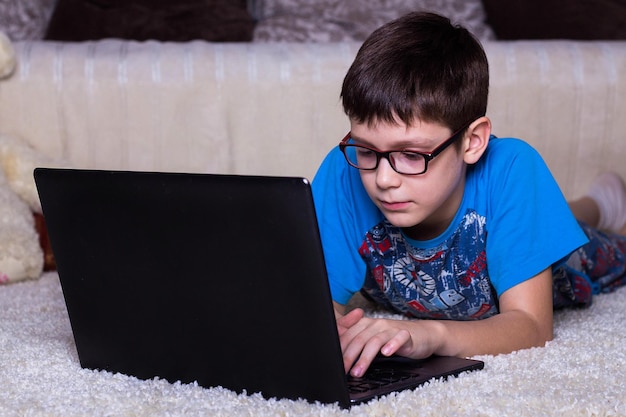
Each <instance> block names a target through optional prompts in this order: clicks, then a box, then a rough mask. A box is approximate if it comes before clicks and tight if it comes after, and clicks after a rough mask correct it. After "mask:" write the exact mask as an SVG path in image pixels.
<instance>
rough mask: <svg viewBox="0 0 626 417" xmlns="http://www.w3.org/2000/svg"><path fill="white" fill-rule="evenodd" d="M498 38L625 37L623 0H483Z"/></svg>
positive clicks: (624, 3)
mask: <svg viewBox="0 0 626 417" xmlns="http://www.w3.org/2000/svg"><path fill="white" fill-rule="evenodd" d="M483 3H484V6H485V11H486V13H487V22H488V23H489V24H490V26H491V27H492V28H493V30H494V31H495V33H496V36H497V37H498V38H499V39H506V40H512V39H577V40H594V39H604V40H610V39H626V2H625V1H624V0H576V1H557V0H541V1H537V0H534V1H532V0H508V1H502V0H483Z"/></svg>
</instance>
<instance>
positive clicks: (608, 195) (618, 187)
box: [587, 172, 626, 232]
mask: <svg viewBox="0 0 626 417" xmlns="http://www.w3.org/2000/svg"><path fill="white" fill-rule="evenodd" d="M587 197H590V198H591V199H593V200H594V201H595V202H596V204H597V205H598V209H599V211H600V219H599V221H598V229H602V230H610V231H612V232H617V231H619V230H620V229H622V227H623V226H624V225H625V224H626V188H625V187H624V182H623V181H622V179H621V178H620V177H619V175H617V174H615V173H613V172H605V173H604V174H601V175H600V176H598V177H597V178H596V179H595V180H594V181H593V183H592V184H591V187H590V188H589V191H588V192H587Z"/></svg>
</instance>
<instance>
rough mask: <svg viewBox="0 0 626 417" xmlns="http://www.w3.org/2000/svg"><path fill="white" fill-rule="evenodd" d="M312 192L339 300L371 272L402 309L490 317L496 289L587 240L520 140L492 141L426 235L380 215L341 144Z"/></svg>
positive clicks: (378, 289) (384, 300) (376, 290)
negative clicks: (449, 215)
mask: <svg viewBox="0 0 626 417" xmlns="http://www.w3.org/2000/svg"><path fill="white" fill-rule="evenodd" d="M313 192H314V200H315V207H316V211H317V215H318V221H319V224H320V235H321V237H322V245H323V247H324V256H325V258H326V269H327V271H328V275H329V281H330V287H331V291H332V293H333V299H334V300H335V301H337V302H339V303H340V304H345V303H346V302H347V300H348V298H349V297H351V296H352V294H354V293H356V292H357V291H359V290H360V289H361V287H362V286H363V283H364V280H365V287H366V289H367V291H368V293H369V294H370V295H371V296H372V297H373V298H375V299H376V300H378V301H380V303H381V304H383V305H386V306H387V307H391V308H393V309H394V310H395V311H397V312H401V313H406V314H410V315H412V316H415V317H429V318H450V319H469V318H485V317H488V316H489V315H493V314H495V313H496V312H497V310H496V302H497V301H496V300H495V298H494V297H492V287H493V289H494V290H495V293H496V294H497V296H500V295H501V294H502V293H503V292H505V291H506V290H508V289H510V288H511V287H513V286H515V285H517V284H519V283H521V282H523V281H525V280H527V279H529V278H532V277H533V276H535V275H537V274H538V273H540V272H541V271H543V270H544V269H546V268H549V267H550V266H551V265H554V264H558V263H560V261H561V260H562V259H564V258H565V257H566V256H568V255H569V254H570V253H571V252H573V251H574V250H575V249H577V248H578V247H579V246H581V245H583V244H584V243H586V241H587V238H586V236H585V235H584V233H583V232H582V231H581V229H580V228H579V226H578V223H577V222H576V220H575V219H574V218H573V216H572V214H571V212H570V211H569V208H568V206H567V204H566V202H565V200H564V198H563V196H562V195H560V192H559V189H558V187H557V185H556V183H555V182H554V179H553V178H552V176H551V175H550V172H549V171H548V170H547V169H546V166H545V164H544V162H543V160H542V159H541V157H540V156H539V155H538V154H537V153H536V152H535V151H534V150H533V149H532V148H530V147H529V146H528V145H527V144H525V143H524V142H522V141H520V140H516V139H510V138H509V139H491V141H490V143H489V146H488V148H487V151H486V153H485V154H484V155H483V157H482V158H481V160H480V161H479V162H478V163H477V164H475V165H472V166H471V167H470V168H469V169H468V172H467V177H466V185H465V191H464V197H463V201H462V203H461V205H460V207H459V209H458V211H457V214H456V216H455V218H454V219H453V220H452V223H451V224H450V226H449V227H448V229H447V230H446V231H444V232H443V233H442V234H441V235H440V236H438V237H436V238H434V239H432V240H429V241H414V240H412V239H409V238H407V237H405V236H404V235H403V234H402V233H401V231H400V230H399V229H398V228H395V227H392V226H391V225H389V224H386V223H384V224H382V225H381V224H380V223H379V222H380V219H381V218H382V214H381V213H380V212H379V211H378V209H376V208H375V206H374V203H373V202H372V201H371V200H370V199H369V197H368V196H367V194H366V192H365V191H364V189H363V186H362V184H361V179H360V175H359V172H358V170H356V169H354V168H352V167H350V166H348V164H347V163H346V162H345V160H344V159H343V156H342V154H341V152H340V151H339V150H338V149H337V148H335V149H333V151H331V153H330V154H329V156H328V158H327V159H326V160H325V161H324V163H323V165H322V167H321V168H320V170H319V171H318V173H317V175H316V176H315V179H314V181H313ZM359 252H360V255H361V256H362V257H363V259H364V260H365V262H363V260H362V259H360V258H359V255H358V253H359ZM366 265H367V267H366ZM366 276H367V278H366Z"/></svg>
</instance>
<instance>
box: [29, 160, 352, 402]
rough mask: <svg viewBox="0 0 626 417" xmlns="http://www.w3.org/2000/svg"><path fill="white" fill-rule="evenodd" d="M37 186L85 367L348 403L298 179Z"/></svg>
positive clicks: (88, 174) (61, 178)
mask: <svg viewBox="0 0 626 417" xmlns="http://www.w3.org/2000/svg"><path fill="white" fill-rule="evenodd" d="M35 179H36V183H37V187H38V190H39V194H40V199H41V203H42V207H43V212H44V216H45V219H46V223H47V227H48V233H49V235H50V241H51V245H52V249H53V251H54V254H55V259H56V262H57V269H58V273H59V278H60V281H61V285H62V289H63V294H64V297H65V302H66V305H67V310H68V314H69V318H70V322H71V326H72V331H73V334H74V338H75V342H76V348H77V351H78V356H79V359H80V363H81V365H82V366H83V367H86V368H92V369H103V370H107V371H111V372H121V373H124V374H128V375H134V376H136V377H139V378H142V379H149V378H152V377H155V376H159V377H161V378H164V379H167V380H169V381H172V382H174V381H181V382H183V383H189V382H193V381H197V382H198V384H200V385H202V386H207V387H211V386H222V387H225V388H228V389H231V390H234V391H237V392H242V391H244V390H245V391H246V392H248V393H254V392H262V393H263V395H265V396H267V397H278V398H291V399H296V398H307V399H309V400H313V401H314V400H318V401H321V402H329V403H332V402H339V403H340V404H342V405H344V406H345V405H346V404H348V403H349V399H348V392H347V388H346V386H345V375H344V372H343V364H342V360H341V350H340V346H339V342H338V339H337V337H336V333H337V330H336V324H335V321H334V315H333V309H332V302H331V299H330V295H329V288H328V283H327V279H326V273H325V265H324V261H323V255H322V252H321V247H320V243H319V237H318V232H317V224H316V218H315V211H314V207H313V204H312V198H311V195H310V187H309V184H308V182H307V181H306V180H304V179H301V178H267V177H240V176H220V175H201V174H177V173H141V172H106V171H86V170H62V169H37V170H36V171H35Z"/></svg>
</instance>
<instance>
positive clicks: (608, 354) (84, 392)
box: [0, 273, 626, 417]
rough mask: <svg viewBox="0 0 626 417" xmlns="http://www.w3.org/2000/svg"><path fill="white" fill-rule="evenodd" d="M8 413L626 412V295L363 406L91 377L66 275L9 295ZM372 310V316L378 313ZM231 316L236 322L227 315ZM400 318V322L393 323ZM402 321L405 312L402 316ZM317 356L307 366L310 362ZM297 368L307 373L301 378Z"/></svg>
mask: <svg viewBox="0 0 626 417" xmlns="http://www.w3.org/2000/svg"><path fill="white" fill-rule="evenodd" d="M0 306H2V320H0V335H1V340H2V343H0V358H1V359H2V366H0V386H1V387H3V389H2V390H0V415H2V416H29V417H85V416H94V417H98V416H101V417H104V416H116V417H156V416H168V417H209V416H210V417H251V416H254V417H277V416H286V417H289V416H297V417H381V416H386V417H407V416H419V417H442V416H458V417H461V416H463V417H488V416H494V417H495V416H498V417H507V416H510V417H537V416H542V417H563V416H568V417H599V416H604V417H608V416H615V417H616V416H625V415H626V396H625V395H624V385H623V381H624V380H626V349H624V345H625V343H626V326H624V317H626V289H624V288H622V289H620V290H619V291H616V292H614V293H611V294H603V295H600V296H598V297H596V300H595V302H594V305H592V306H591V307H590V308H589V309H585V310H566V311H559V312H557V313H556V314H555V320H554V322H555V324H554V328H555V330H554V335H555V337H554V340H553V341H551V342H549V343H548V344H547V345H546V347H542V348H534V349H524V350H520V351H517V352H514V353H511V354H502V355H497V356H488V355H485V356H481V357H478V359H482V360H484V361H485V369H483V370H482V371H478V372H471V373H465V374H463V375H461V376H459V377H458V378H456V377H450V378H449V379H447V380H445V381H444V380H436V381H431V382H429V383H428V384H426V385H424V386H422V387H420V388H417V389H415V390H407V391H403V392H400V393H397V394H393V395H388V396H385V397H382V398H379V399H376V400H372V401H370V402H368V403H367V404H361V405H358V406H355V407H353V408H352V409H351V410H349V411H348V410H344V409H341V408H339V406H337V405H336V404H326V405H323V404H319V403H315V404H310V403H307V402H306V401H304V400H276V399H264V398H263V397H262V396H260V395H257V394H254V395H251V394H252V393H251V392H248V393H247V394H244V393H235V392H232V391H228V390H225V389H223V388H219V387H217V388H211V389H206V388H202V387H201V386H199V385H197V384H181V383H174V384H171V383H169V382H167V381H166V380H165V379H162V378H152V379H149V380H146V381H144V380H140V379H138V378H134V377H129V376H125V375H121V374H112V373H110V372H101V371H92V370H89V369H82V368H81V367H80V363H79V361H78V356H77V354H76V347H75V345H74V341H73V338H72V328H71V325H70V321H69V320H68V316H67V311H66V309H65V304H64V301H63V293H62V291H61V287H60V285H59V279H58V276H57V274H54V273H50V274H45V275H44V276H43V278H42V279H41V280H37V281H28V282H24V283H21V284H18V285H9V286H2V287H0ZM368 313H369V312H368ZM224 314H228V312H225V313H224ZM387 317H388V316H387ZM394 318H397V316H394ZM303 360H305V359H303ZM294 371H296V372H297V370H294Z"/></svg>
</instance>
